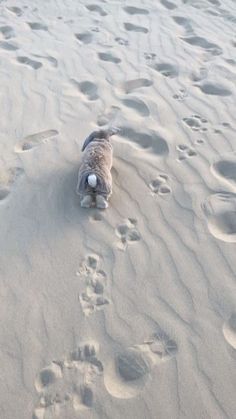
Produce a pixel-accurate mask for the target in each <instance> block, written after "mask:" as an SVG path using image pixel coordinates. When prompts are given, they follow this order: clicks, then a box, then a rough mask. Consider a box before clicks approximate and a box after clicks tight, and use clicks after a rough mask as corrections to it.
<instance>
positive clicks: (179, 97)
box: [173, 89, 188, 101]
mask: <svg viewBox="0 0 236 419" xmlns="http://www.w3.org/2000/svg"><path fill="white" fill-rule="evenodd" d="M187 96H188V94H187V91H186V89H179V92H178V93H176V94H174V96H173V99H175V100H179V101H182V100H184V99H185V98H186V97H187Z"/></svg>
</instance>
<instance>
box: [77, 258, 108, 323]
mask: <svg viewBox="0 0 236 419" xmlns="http://www.w3.org/2000/svg"><path fill="white" fill-rule="evenodd" d="M99 263H100V260H99V256H97V255H89V256H87V257H86V259H85V260H84V261H83V262H82V263H81V265H80V268H79V271H78V272H77V275H78V276H79V277H80V278H81V280H83V282H85V290H84V291H82V292H81V293H80V294H79V301H80V304H81V307H82V310H83V313H84V314H85V315H86V316H89V315H90V314H93V313H94V312H95V311H98V310H102V309H104V307H105V306H106V305H107V304H109V300H108V298H107V292H106V289H107V275H106V273H105V272H104V271H103V270H101V269H99Z"/></svg>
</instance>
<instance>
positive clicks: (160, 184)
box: [149, 174, 171, 195]
mask: <svg viewBox="0 0 236 419" xmlns="http://www.w3.org/2000/svg"><path fill="white" fill-rule="evenodd" d="M168 179H169V178H168V176H167V175H164V174H161V175H159V176H157V178H156V179H154V180H152V181H151V182H150V183H149V188H150V189H151V193H152V195H156V194H158V195H168V194H170V193H171V188H170V187H169V185H168Z"/></svg>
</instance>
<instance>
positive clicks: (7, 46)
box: [0, 41, 19, 51]
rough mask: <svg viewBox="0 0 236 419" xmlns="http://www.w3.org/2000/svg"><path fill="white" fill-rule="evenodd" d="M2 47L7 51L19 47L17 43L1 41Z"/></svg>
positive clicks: (0, 46) (0, 45)
mask: <svg viewBox="0 0 236 419" xmlns="http://www.w3.org/2000/svg"><path fill="white" fill-rule="evenodd" d="M0 48H2V49H5V50H6V51H16V50H18V49H19V47H18V46H17V45H16V44H12V43H10V42H7V41H0Z"/></svg>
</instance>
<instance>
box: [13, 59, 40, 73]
mask: <svg viewBox="0 0 236 419" xmlns="http://www.w3.org/2000/svg"><path fill="white" fill-rule="evenodd" d="M17 61H18V63H20V64H25V65H27V66H28V67H31V68H33V69H34V70H38V69H39V68H40V67H42V65H43V64H42V63H40V62H39V61H34V60H31V59H30V58H29V57H17Z"/></svg>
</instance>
